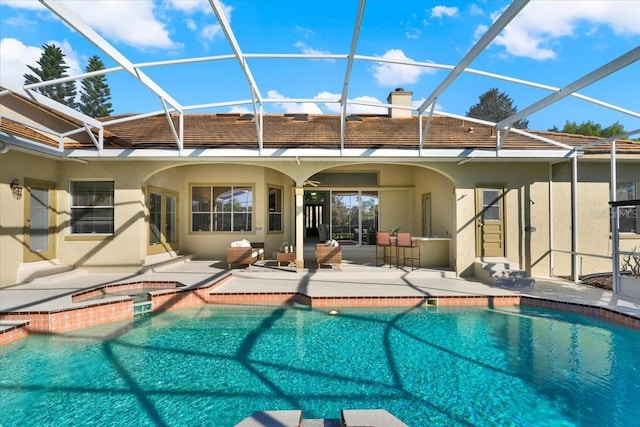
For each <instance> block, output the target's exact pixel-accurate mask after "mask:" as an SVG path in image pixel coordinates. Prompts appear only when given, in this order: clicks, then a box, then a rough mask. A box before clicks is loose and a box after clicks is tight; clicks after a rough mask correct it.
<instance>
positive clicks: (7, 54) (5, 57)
mask: <svg viewBox="0 0 640 427" xmlns="http://www.w3.org/2000/svg"><path fill="white" fill-rule="evenodd" d="M0 52H2V55H0V69H1V70H2V80H0V81H2V82H4V81H6V82H7V83H12V84H14V85H18V86H22V84H23V83H24V77H23V75H24V74H25V73H29V74H30V73H31V70H29V69H28V68H27V65H26V64H29V65H34V66H37V64H36V62H37V61H38V59H40V55H42V48H41V47H39V46H26V45H25V44H23V43H22V42H21V41H20V40H17V39H13V38H4V39H2V40H0Z"/></svg>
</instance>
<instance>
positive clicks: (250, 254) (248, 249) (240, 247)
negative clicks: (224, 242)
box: [227, 239, 264, 270]
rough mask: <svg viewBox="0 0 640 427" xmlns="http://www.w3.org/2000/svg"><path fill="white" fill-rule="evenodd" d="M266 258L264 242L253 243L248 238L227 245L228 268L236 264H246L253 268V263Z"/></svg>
mask: <svg viewBox="0 0 640 427" xmlns="http://www.w3.org/2000/svg"><path fill="white" fill-rule="evenodd" d="M259 259H260V260H263V259H264V243H251V242H249V241H248V240H246V239H244V240H238V241H235V242H231V243H230V244H229V246H227V268H228V269H229V270H230V269H231V266H232V265H234V264H242V265H244V264H246V265H247V266H248V268H249V270H251V264H253V263H254V262H256V261H258V260H259Z"/></svg>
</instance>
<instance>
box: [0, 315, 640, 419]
mask: <svg viewBox="0 0 640 427" xmlns="http://www.w3.org/2000/svg"><path fill="white" fill-rule="evenodd" d="M129 326H130V325H129V324H125V323H120V324H112V325H108V326H101V327H98V328H91V329H85V330H80V331H76V332H75V333H69V334H66V335H55V336H34V337H28V338H26V339H23V340H21V341H18V342H15V343H13V344H9V345H6V346H4V347H2V348H0V402H2V421H0V423H1V424H2V425H3V426H19V425H27V424H28V425H56V426H61V425H100V426H102V425H122V426H129V425H138V426H144V425H167V426H174V425H175V426H186V425H212V426H214V425H215V426H222V427H224V426H233V425H234V424H236V423H238V422H240V421H241V420H242V419H243V418H245V417H247V416H249V415H250V414H251V413H252V412H254V411H257V410H275V409H301V410H302V411H303V417H304V418H305V419H309V418H338V417H339V414H340V409H343V408H344V409H346V408H384V409H386V410H388V411H389V412H391V413H392V414H394V415H395V416H397V417H398V418H400V419H402V420H403V421H404V422H405V423H407V424H409V425H410V426H438V425H441V426H452V425H460V426H501V425H515V426H551V425H553V426H557V425H563V426H589V425H592V426H601V425H607V426H630V425H638V423H639V422H638V420H640V405H638V403H637V398H638V396H640V364H639V363H638V354H640V332H638V331H635V330H630V329H625V328H623V327H618V326H616V325H612V324H608V323H604V322H602V321H599V320H595V319H590V318H586V317H583V316H579V315H574V314H567V313H558V312H552V311H546V310H541V309H534V308H528V307H513V308H511V307H510V308H498V309H467V308H465V309H453V308H452V309H442V308H441V309H438V308H428V309H427V308H413V309H407V308H404V309H403V308H388V309H387V308H385V309H367V310H364V309H341V310H340V313H339V314H338V315H328V314H327V313H326V312H324V311H316V310H310V309H309V308H306V307H304V308H302V307H300V308H297V307H296V308H289V309H282V308H276V307H257V308H256V307H251V308H231V307H220V306H206V307H203V308H198V309H185V310H177V311H174V312H168V313H163V314H159V315H152V316H147V317H144V318H141V319H138V320H137V321H136V325H135V327H134V328H130V327H129ZM119 328H121V330H119ZM120 332H121V333H120ZM106 334H109V336H108V337H107V338H105V337H104V335H106Z"/></svg>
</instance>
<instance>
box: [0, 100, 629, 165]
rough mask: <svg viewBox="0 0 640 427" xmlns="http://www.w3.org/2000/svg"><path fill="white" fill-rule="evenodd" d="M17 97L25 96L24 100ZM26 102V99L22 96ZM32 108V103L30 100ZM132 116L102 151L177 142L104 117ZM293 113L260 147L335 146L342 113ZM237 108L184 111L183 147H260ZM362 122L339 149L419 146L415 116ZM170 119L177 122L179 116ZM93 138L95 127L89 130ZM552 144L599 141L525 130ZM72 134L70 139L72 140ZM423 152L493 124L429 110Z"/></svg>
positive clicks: (512, 145) (492, 142)
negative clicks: (301, 115)
mask: <svg viewBox="0 0 640 427" xmlns="http://www.w3.org/2000/svg"><path fill="white" fill-rule="evenodd" d="M23 102H25V101H24V100H23ZM26 102H27V103H29V101H26ZM32 107H33V105H32ZM36 108H38V109H39V110H40V111H41V112H44V113H45V114H46V115H48V116H56V117H57V118H58V119H59V120H60V122H59V123H60V125H59V126H58V127H60V126H62V128H60V129H58V128H56V129H55V131H57V132H64V131H68V130H71V129H78V128H81V127H83V124H82V123H79V122H78V121H77V120H75V119H73V118H70V117H67V116H62V115H61V114H60V113H57V112H53V111H50V110H49V109H47V108H46V107H45V108H43V107H42V106H37V107H36ZM130 116H133V115H132V114H131V115H121V116H115V117H107V118H103V119H100V120H102V121H104V122H106V123H107V124H106V125H105V131H104V148H105V150H108V149H114V148H123V147H124V148H137V149H144V148H167V149H175V148H176V146H177V144H176V141H175V138H174V135H173V132H172V130H171V128H170V126H169V125H168V123H167V118H166V116H165V115H157V116H151V117H143V118H138V119H135V120H131V121H126V122H121V123H116V124H108V122H110V121H113V120H116V119H119V118H126V117H130ZM295 116H296V115H295V114H284V115H264V116H263V146H264V147H265V148H327V149H338V148H340V117H339V116H337V115H308V116H307V117H306V120H294V118H295ZM240 117H241V115H240V114H186V115H185V116H184V147H185V148H187V149H189V148H254V149H257V148H258V131H257V127H256V119H253V120H239V119H240ZM360 118H361V119H362V120H350V121H347V122H346V124H345V139H344V147H345V148H378V149H380V148H387V149H407V150H417V149H418V147H419V126H420V124H419V119H418V117H417V116H414V117H412V118H406V119H404V118H393V119H392V118H390V117H388V116H387V115H362V116H360ZM172 120H173V124H174V126H175V128H176V129H178V128H179V122H178V117H177V116H172ZM422 124H423V126H424V125H425V124H426V118H423V122H422ZM0 131H1V132H4V133H7V134H9V135H15V136H17V137H20V138H24V139H27V140H31V141H34V142H38V143H41V144H44V145H47V146H52V147H57V146H58V141H57V137H56V136H55V135H52V134H51V135H47V134H45V133H43V132H40V131H36V130H33V129H30V128H28V127H27V126H25V125H22V124H20V123H17V122H15V121H12V120H10V119H8V118H5V117H3V118H2V120H0ZM93 132H94V134H95V135H96V137H97V130H95V129H94V130H93ZM528 132H529V133H532V134H536V135H539V136H541V137H544V138H548V139H551V140H554V141H557V142H562V143H565V144H567V145H571V146H580V145H583V144H587V143H589V142H592V141H595V140H597V138H595V137H587V136H583V135H573V134H564V133H557V132H544V131H528ZM71 138H72V139H71ZM65 148H67V149H73V148H89V149H91V148H94V145H93V142H92V141H91V139H90V138H89V136H88V135H87V133H86V132H84V131H83V132H78V133H76V134H73V135H72V136H71V137H70V138H67V139H66V141H65ZM423 148H424V150H430V149H458V150H459V149H475V150H494V149H495V148H496V136H495V128H494V127H493V126H489V125H483V124H478V123H475V122H471V121H469V120H466V119H464V118H452V117H448V116H440V115H434V116H433V119H432V120H431V123H430V125H429V130H428V132H427V133H426V136H425V140H424V145H423ZM616 148H617V152H618V153H631V154H640V142H632V141H629V140H618V141H617V144H616ZM502 149H503V150H561V148H560V147H557V146H554V145H552V144H549V143H546V142H543V141H540V140H537V139H535V138H532V137H530V136H526V135H521V134H518V133H516V132H511V133H510V134H509V135H508V137H507V139H506V141H504V143H503V145H502ZM609 151H610V144H608V143H607V144H602V145H598V146H595V147H590V148H588V149H587V150H586V152H587V153H589V154H598V153H602V154H606V153H609Z"/></svg>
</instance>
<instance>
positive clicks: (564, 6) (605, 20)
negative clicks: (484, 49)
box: [492, 0, 640, 60]
mask: <svg viewBox="0 0 640 427" xmlns="http://www.w3.org/2000/svg"><path fill="white" fill-rule="evenodd" d="M497 16H498V14H497V13H496V14H494V15H492V18H493V19H494V20H495V19H497ZM638 22H640V7H638V4H637V2H634V1H595V0H594V1H587V2H581V3H580V7H576V4H575V2H574V1H560V0H558V1H553V2H549V1H532V2H531V3H529V5H528V6H527V7H525V8H524V9H523V10H522V12H521V13H520V14H519V15H518V16H517V17H516V18H515V19H514V20H513V21H512V22H511V23H510V24H509V25H508V26H507V28H505V30H504V31H503V32H502V33H501V34H500V35H499V36H498V37H496V39H495V44H497V45H500V46H503V47H504V48H505V50H506V52H507V53H508V54H510V55H514V56H524V57H529V58H533V59H539V60H545V59H552V58H555V57H556V53H555V51H554V50H553V45H554V44H555V43H557V42H558V40H559V39H561V38H563V37H574V36H577V35H578V32H579V31H583V32H584V34H583V35H586V36H589V35H595V34H597V33H598V31H595V30H594V29H595V28H598V27H599V26H607V27H609V28H610V29H611V30H612V31H613V32H614V33H615V34H617V35H639V34H640V25H638ZM585 26H586V27H587V28H586V29H584V28H585Z"/></svg>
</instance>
